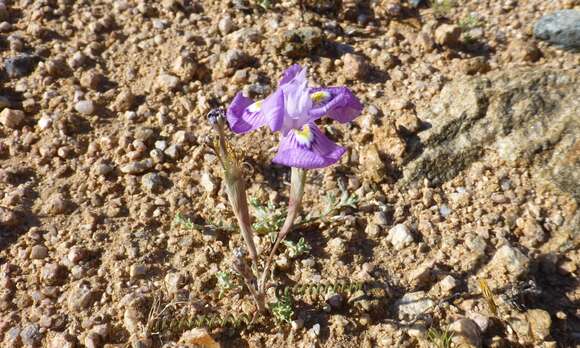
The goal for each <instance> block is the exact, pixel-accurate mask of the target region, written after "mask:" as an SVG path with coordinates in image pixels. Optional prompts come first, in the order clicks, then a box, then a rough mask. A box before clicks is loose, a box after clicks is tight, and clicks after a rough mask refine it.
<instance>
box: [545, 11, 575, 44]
mask: <svg viewBox="0 0 580 348" xmlns="http://www.w3.org/2000/svg"><path fill="white" fill-rule="evenodd" d="M534 36H535V37H536V38H537V39H540V40H544V41H548V42H549V43H551V44H553V45H556V46H560V47H562V48H565V49H569V50H579V49H580V11H578V10H560V11H556V12H554V13H550V14H547V15H545V16H543V17H542V18H540V20H539V21H538V22H537V23H536V24H535V25H534Z"/></svg>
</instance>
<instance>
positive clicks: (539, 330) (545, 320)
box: [526, 309, 552, 341]
mask: <svg viewBox="0 0 580 348" xmlns="http://www.w3.org/2000/svg"><path fill="white" fill-rule="evenodd" d="M526 317H527V318H528V321H529V323H530V329H531V331H532V334H533V337H534V338H535V339H536V340H538V341H544V340H545V339H546V337H548V336H549V335H550V328H551V327H552V318H551V317H550V313H548V312H546V311H545V310H543V309H529V310H528V311H527V312H526Z"/></svg>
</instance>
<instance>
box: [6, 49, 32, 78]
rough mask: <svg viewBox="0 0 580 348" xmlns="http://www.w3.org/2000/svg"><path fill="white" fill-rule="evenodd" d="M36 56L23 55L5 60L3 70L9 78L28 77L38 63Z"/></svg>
mask: <svg viewBox="0 0 580 348" xmlns="http://www.w3.org/2000/svg"><path fill="white" fill-rule="evenodd" d="M39 60H40V59H39V58H38V57H37V56H32V55H27V54H23V55H20V56H17V57H12V58H7V59H6V60H5V61H4V70H5V71H6V73H7V74H8V77H10V78H19V77H24V76H27V75H30V73H32V71H34V68H35V67H36V65H37V64H38V62H39Z"/></svg>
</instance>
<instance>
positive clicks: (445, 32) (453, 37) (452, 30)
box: [435, 24, 461, 46]
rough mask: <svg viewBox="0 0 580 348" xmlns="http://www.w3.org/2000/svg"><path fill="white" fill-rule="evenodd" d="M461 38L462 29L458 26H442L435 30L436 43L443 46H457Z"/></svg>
mask: <svg viewBox="0 0 580 348" xmlns="http://www.w3.org/2000/svg"><path fill="white" fill-rule="evenodd" d="M460 37H461V29H460V28H459V27H458V26H457V25H453V24H442V25H440V26H439V27H438V28H437V30H435V42H436V43H437V44H439V45H442V46H455V45H457V44H458V43H459V38H460Z"/></svg>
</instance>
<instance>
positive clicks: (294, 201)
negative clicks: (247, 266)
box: [259, 167, 306, 293]
mask: <svg viewBox="0 0 580 348" xmlns="http://www.w3.org/2000/svg"><path fill="white" fill-rule="evenodd" d="M305 182H306V170H304V169H302V168H294V167H292V174H291V179H290V201H289V203H288V214H287V215H286V220H285V221H284V225H282V228H281V229H280V231H279V232H278V235H277V236H276V241H275V243H274V246H273V247H272V250H271V251H270V255H269V256H268V260H267V262H266V267H264V270H263V272H262V276H261V277H260V282H259V287H260V292H262V293H264V292H265V291H266V281H267V278H268V274H269V271H270V267H271V266H272V260H273V259H274V255H276V251H277V250H278V247H279V246H280V243H281V242H282V241H283V240H284V238H286V236H287V235H288V233H290V231H291V230H292V227H293V225H294V220H296V217H298V214H299V213H300V207H301V204H302V196H303V195H304V184H305Z"/></svg>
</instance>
